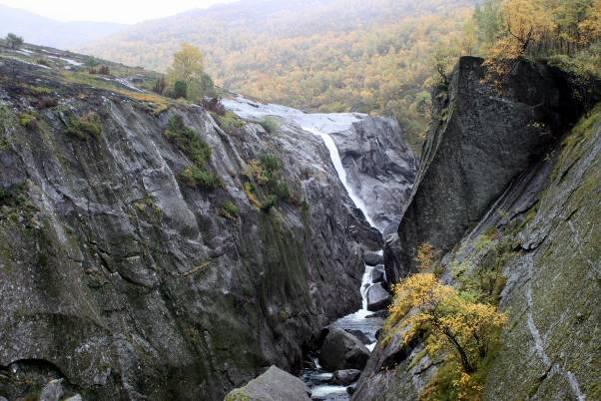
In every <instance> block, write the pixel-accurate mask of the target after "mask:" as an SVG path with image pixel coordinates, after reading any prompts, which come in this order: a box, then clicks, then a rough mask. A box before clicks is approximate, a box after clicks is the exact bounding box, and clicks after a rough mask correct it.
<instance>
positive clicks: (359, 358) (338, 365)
mask: <svg viewBox="0 0 601 401" xmlns="http://www.w3.org/2000/svg"><path fill="white" fill-rule="evenodd" d="M368 359H369V350H368V349H367V347H365V345H364V344H363V343H362V342H361V341H360V340H359V339H358V338H357V337H355V336H353V335H352V334H350V333H347V332H346V331H344V330H342V329H338V328H335V329H332V330H330V332H329V333H328V335H327V337H326V339H325V340H324V342H323V345H322V346H321V349H320V351H319V362H320V363H321V366H323V367H324V368H325V369H327V370H330V371H335V370H342V369H363V367H364V366H365V364H366V363H367V360H368Z"/></svg>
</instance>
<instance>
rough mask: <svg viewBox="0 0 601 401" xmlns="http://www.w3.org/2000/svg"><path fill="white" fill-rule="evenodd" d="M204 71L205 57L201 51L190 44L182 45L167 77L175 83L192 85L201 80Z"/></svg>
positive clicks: (174, 57) (174, 56)
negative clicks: (181, 82)
mask: <svg viewBox="0 0 601 401" xmlns="http://www.w3.org/2000/svg"><path fill="white" fill-rule="evenodd" d="M203 71H204V56H203V55H202V53H201V52H200V50H199V49H198V48H197V47H195V46H192V45H191V44H188V43H182V45H181V48H180V50H179V51H177V52H176V53H175V54H174V55H173V61H172V62H171V67H169V70H168V71H167V76H168V77H169V78H170V80H172V81H173V82H175V81H184V82H186V83H187V84H190V83H191V82H192V81H193V80H195V79H201V77H202V73H203Z"/></svg>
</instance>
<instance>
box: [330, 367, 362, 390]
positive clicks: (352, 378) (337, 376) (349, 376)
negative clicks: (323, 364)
mask: <svg viewBox="0 0 601 401" xmlns="http://www.w3.org/2000/svg"><path fill="white" fill-rule="evenodd" d="M359 376H361V371H360V370H359V369H344V370H337V371H336V372H334V383H336V384H340V385H341V386H348V385H349V384H351V383H354V382H356V381H357V379H358V378H359Z"/></svg>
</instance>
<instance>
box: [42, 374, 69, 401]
mask: <svg viewBox="0 0 601 401" xmlns="http://www.w3.org/2000/svg"><path fill="white" fill-rule="evenodd" d="M64 393H65V390H64V389H63V379H55V380H52V381H50V382H48V384H46V385H45V386H44V388H43V389H42V392H41V393H40V401H59V400H60V399H61V397H62V396H63V394H64Z"/></svg>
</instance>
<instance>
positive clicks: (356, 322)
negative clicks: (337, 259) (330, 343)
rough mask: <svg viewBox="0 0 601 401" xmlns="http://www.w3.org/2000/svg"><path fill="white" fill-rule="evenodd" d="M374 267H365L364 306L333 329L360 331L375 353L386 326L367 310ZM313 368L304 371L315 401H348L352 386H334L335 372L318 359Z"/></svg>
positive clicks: (362, 285)
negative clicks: (379, 336) (381, 332)
mask: <svg viewBox="0 0 601 401" xmlns="http://www.w3.org/2000/svg"><path fill="white" fill-rule="evenodd" d="M373 269H374V266H369V265H365V273H363V279H362V281H361V288H360V291H361V298H362V300H363V305H362V307H361V309H359V310H358V311H357V312H355V313H351V314H350V315H346V316H344V317H342V318H340V319H338V320H336V321H335V322H334V323H332V324H331V326H332V327H338V328H341V329H344V330H348V331H350V330H359V331H361V332H362V333H363V334H365V335H366V336H367V337H368V338H369V339H370V341H371V343H370V344H367V345H366V346H367V349H369V350H370V351H373V349H374V348H375V346H376V343H377V341H376V333H377V331H378V330H379V329H381V328H382V326H383V325H384V320H383V319H382V318H380V317H370V316H372V315H373V314H374V313H373V312H370V311H368V310H367V289H368V288H369V287H370V286H371V285H372V284H374V283H373V282H372V281H371V277H372V275H371V273H372V271H373ZM310 364H311V365H312V366H311V367H308V368H305V369H304V371H303V380H304V381H305V383H306V384H307V386H309V389H310V390H311V398H312V399H314V400H323V401H348V400H350V395H349V392H348V390H347V388H348V387H351V386H352V385H351V386H340V385H336V384H332V382H333V375H334V374H333V372H328V371H326V370H324V369H323V368H322V367H321V366H320V365H319V360H318V359H317V358H312V359H311V361H310Z"/></svg>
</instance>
